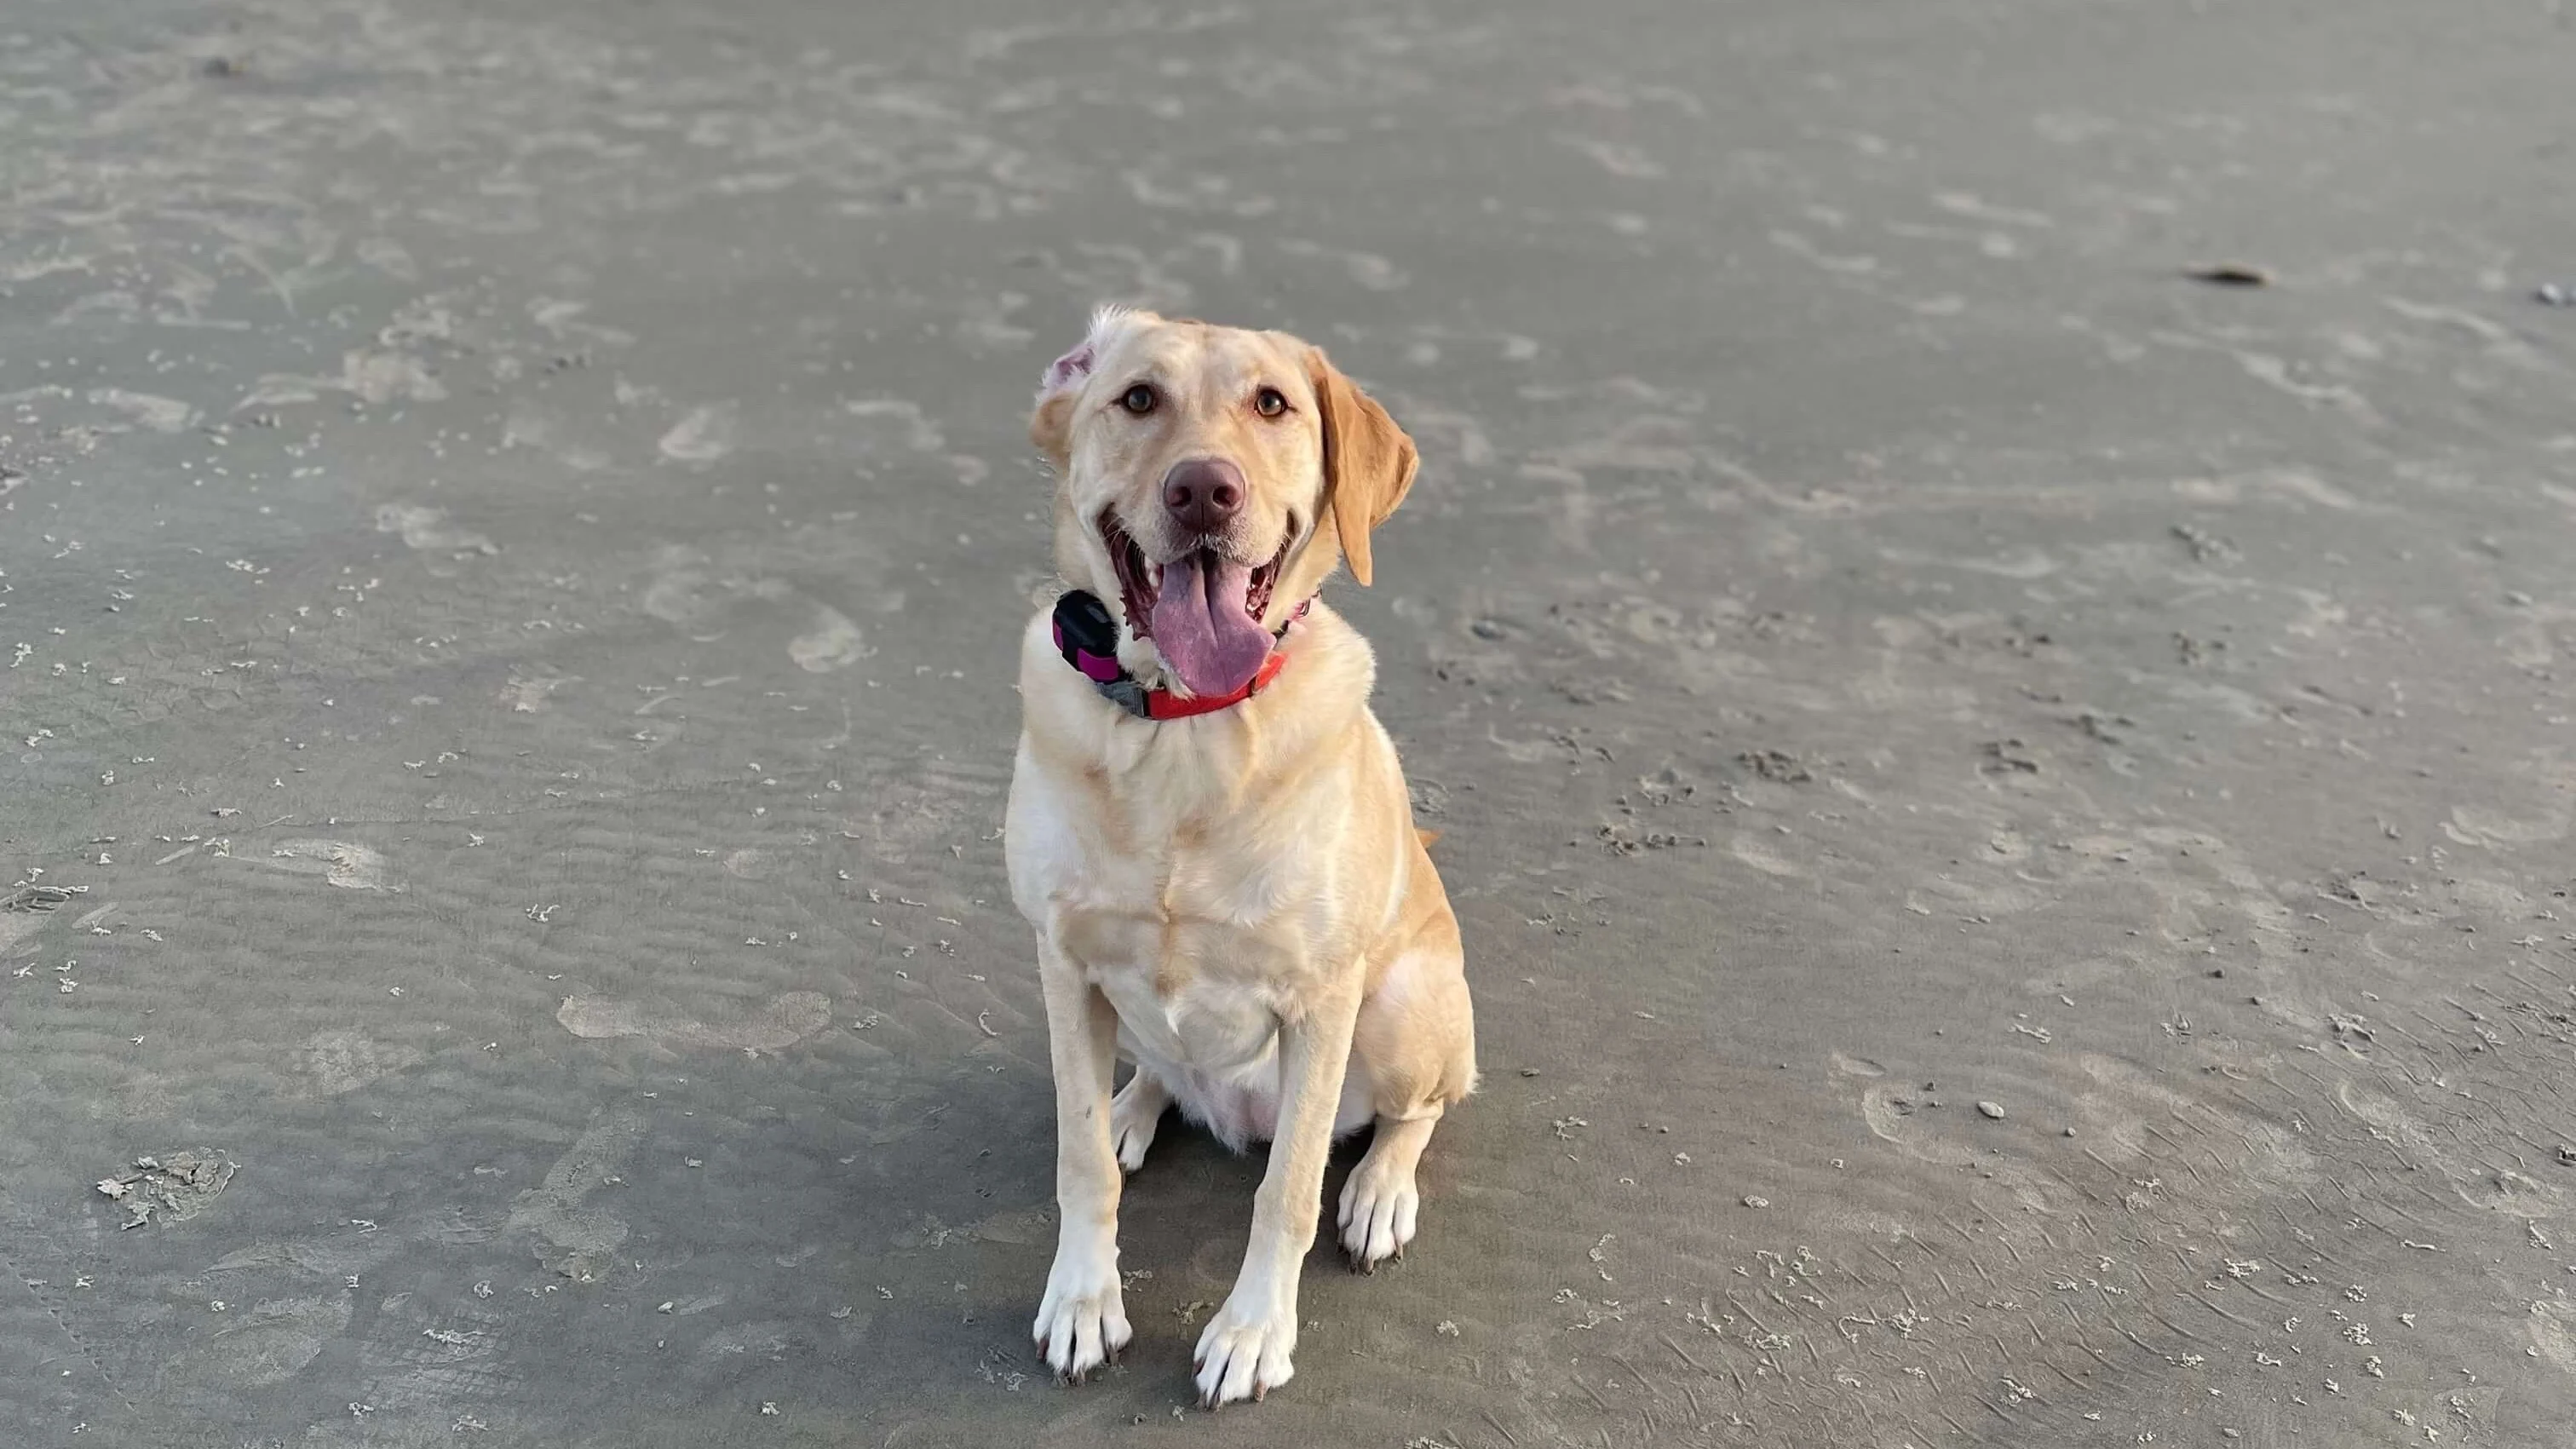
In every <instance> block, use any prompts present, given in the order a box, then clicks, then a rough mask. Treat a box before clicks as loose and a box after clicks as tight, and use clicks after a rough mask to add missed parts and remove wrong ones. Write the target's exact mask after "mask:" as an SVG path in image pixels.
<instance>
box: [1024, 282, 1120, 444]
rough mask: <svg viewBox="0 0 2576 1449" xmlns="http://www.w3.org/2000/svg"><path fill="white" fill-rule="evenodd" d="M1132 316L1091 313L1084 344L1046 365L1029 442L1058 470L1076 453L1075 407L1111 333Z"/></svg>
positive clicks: (1111, 310)
mask: <svg viewBox="0 0 2576 1449" xmlns="http://www.w3.org/2000/svg"><path fill="white" fill-rule="evenodd" d="M1129 315H1131V314H1130V313H1129V312H1128V311H1127V309H1125V308H1123V307H1106V306H1105V307H1101V308H1099V309H1098V310H1096V311H1094V312H1093V313H1092V314H1091V330H1090V331H1089V332H1087V333H1085V334H1084V335H1083V339H1082V345H1081V346H1079V347H1076V348H1075V349H1073V350H1072V351H1071V352H1068V353H1066V354H1065V355H1064V356H1062V357H1059V358H1057V359H1056V360H1055V361H1053V362H1050V363H1048V364H1047V370H1046V381H1044V382H1043V383H1041V384H1039V386H1038V405H1037V411H1036V412H1034V413H1032V414H1030V416H1029V441H1030V442H1032V443H1034V444H1036V445H1037V450H1038V451H1039V452H1040V453H1043V454H1045V455H1046V460H1047V461H1048V462H1050V463H1052V464H1054V465H1055V466H1056V467H1058V468H1062V467H1063V466H1064V465H1065V461H1066V459H1067V458H1068V457H1069V456H1070V455H1071V453H1072V450H1073V408H1074V402H1075V400H1076V399H1078V398H1079V397H1081V395H1082V387H1083V384H1084V383H1087V382H1089V381H1090V380H1091V370H1092V368H1094V367H1095V366H1097V365H1098V364H1099V361H1100V354H1101V353H1102V352H1103V351H1104V350H1106V349H1107V347H1108V344H1109V334H1110V332H1111V330H1112V329H1113V328H1114V327H1115V326H1116V325H1117V324H1118V323H1119V322H1120V321H1121V320H1122V319H1124V318H1126V317H1127V316H1129Z"/></svg>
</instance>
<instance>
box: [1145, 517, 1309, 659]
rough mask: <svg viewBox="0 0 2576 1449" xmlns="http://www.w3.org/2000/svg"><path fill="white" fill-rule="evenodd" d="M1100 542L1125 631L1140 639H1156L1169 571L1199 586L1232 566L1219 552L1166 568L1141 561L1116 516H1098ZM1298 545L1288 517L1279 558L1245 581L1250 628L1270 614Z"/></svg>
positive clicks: (1192, 555) (1200, 552) (1203, 551)
mask: <svg viewBox="0 0 2576 1449" xmlns="http://www.w3.org/2000/svg"><path fill="white" fill-rule="evenodd" d="M1100 536H1101V539H1102V540H1103V541H1104V542H1106V543H1107V544H1108V545H1109V561H1110V566H1111V567H1112V568H1113V569H1115V570H1116V571H1117V574H1118V594H1119V598H1120V599H1121V600H1122V601H1123V602H1124V603H1125V604H1126V606H1127V627H1128V628H1130V629H1132V630H1134V631H1135V634H1136V637H1137V638H1139V639H1151V638H1152V637H1154V628H1153V619H1154V607H1155V605H1157V604H1158V603H1160V602H1162V596H1163V582H1164V577H1165V575H1166V573H1167V572H1168V571H1169V570H1171V569H1173V568H1176V567H1178V568H1183V569H1185V570H1186V571H1188V572H1189V573H1190V574H1191V575H1192V581H1193V582H1200V581H1207V580H1213V579H1214V578H1215V576H1217V575H1219V574H1221V573H1224V572H1228V571H1229V570H1227V567H1226V566H1227V565H1228V564H1230V563H1232V562H1233V561H1232V560H1230V559H1228V558H1227V557H1226V556H1225V555H1224V554H1222V553H1220V552H1219V551H1218V550H1216V549H1214V548H1210V547H1204V546H1202V547H1200V548H1196V549H1192V550H1190V551H1189V552H1188V553H1185V554H1183V555H1182V556H1181V557H1179V558H1177V559H1174V560H1172V562H1171V563H1170V564H1158V563H1154V562H1152V561H1151V560H1149V559H1147V558H1146V557H1145V550H1144V549H1143V548H1142V547H1140V546H1139V545H1138V544H1137V542H1136V540H1135V538H1134V537H1133V536H1131V535H1130V534H1129V533H1128V532H1127V530H1126V529H1124V528H1121V527H1119V526H1118V518H1117V515H1116V514H1115V513H1114V512H1103V513H1102V514H1101V515H1100ZM1296 542H1297V520H1296V519H1295V518H1294V517H1293V516H1292V517H1291V518H1290V519H1289V520H1288V533H1287V537H1285V538H1283V539H1281V540H1280V543H1279V552H1278V553H1276V554H1273V555H1272V556H1271V559H1270V561H1269V562H1268V563H1265V564H1262V565H1260V566H1258V567H1256V568H1254V569H1253V570H1252V571H1251V575H1250V577H1249V578H1248V579H1247V580H1246V582H1245V587H1244V590H1243V612H1244V615H1245V617H1247V618H1249V619H1251V620H1252V621H1253V622H1254V623H1256V624H1257V623H1259V622H1261V617H1262V615H1264V614H1266V613H1268V612H1269V611H1270V591H1271V590H1272V588H1274V587H1275V586H1277V584H1278V582H1279V570H1280V568H1281V567H1282V566H1283V565H1285V564H1286V563H1287V561H1288V550H1289V549H1290V548H1292V547H1294V546H1295V545H1296ZM1228 592H1230V591H1228Z"/></svg>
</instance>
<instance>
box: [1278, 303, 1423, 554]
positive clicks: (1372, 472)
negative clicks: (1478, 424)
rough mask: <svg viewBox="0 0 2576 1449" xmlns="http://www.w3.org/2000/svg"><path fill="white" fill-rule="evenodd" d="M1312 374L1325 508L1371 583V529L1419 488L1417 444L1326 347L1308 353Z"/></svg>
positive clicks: (1345, 547)
mask: <svg viewBox="0 0 2576 1449" xmlns="http://www.w3.org/2000/svg"><path fill="white" fill-rule="evenodd" d="M1306 373H1307V376H1308V378H1309V379H1310V380H1311V381H1312V382H1313V383H1314V385H1315V406H1316V408H1317V410H1318V411H1320V412H1321V413H1322V414H1323V424H1324V506H1325V507H1326V508H1328V509H1330V510H1332V514H1333V532H1334V533H1335V534H1336V535H1338V536H1339V538H1340V539H1341V544H1342V559H1343V561H1344V562H1346V563H1348V564H1349V565H1350V566H1351V577H1352V578H1355V579H1357V580H1359V581H1360V583H1361V584H1362V585H1363V586H1365V585H1366V584H1367V583H1368V582H1369V578H1370V574H1371V569H1370V566H1369V530H1370V529H1372V528H1375V527H1377V526H1378V525H1379V524H1381V523H1384V522H1386V520H1387V516H1388V515H1389V514H1392V513H1393V512H1395V506H1396V505H1397V504H1399V503H1402V502H1403V501H1404V495H1405V492H1406V490H1408V489H1410V488H1412V487H1413V475H1414V471H1415V470H1416V469H1418V468H1419V467H1420V466H1421V464H1422V456H1421V454H1419V453H1417V452H1416V451H1414V447H1413V439H1411V438H1409V437H1406V436H1405V434H1404V429H1402V428H1399V427H1397V426H1396V425H1395V419H1393V418H1391V417H1388V416H1387V415H1386V409H1384V408H1382V407H1379V406H1378V405H1377V400H1376V399H1374V398H1372V397H1370V396H1369V395H1368V394H1367V393H1364V392H1362V391H1360V390H1359V387H1358V385H1357V384H1355V383H1353V382H1352V381H1351V380H1350V379H1349V378H1347V377H1344V376H1342V373H1341V370H1340V369H1339V368H1336V367H1335V366H1333V364H1332V360H1331V359H1329V358H1327V357H1325V356H1324V352H1323V349H1322V348H1320V347H1310V348H1308V349H1307V350H1306Z"/></svg>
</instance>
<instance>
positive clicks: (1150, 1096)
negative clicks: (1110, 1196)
mask: <svg viewBox="0 0 2576 1449" xmlns="http://www.w3.org/2000/svg"><path fill="white" fill-rule="evenodd" d="M1171 1105H1172V1091H1171V1088H1169V1087H1166V1086H1164V1085H1163V1079H1162V1078H1160V1077H1158V1076H1155V1075H1154V1069H1153V1068H1151V1067H1148V1066H1146V1065H1144V1064H1143V1063H1141V1062H1140V1063H1138V1064H1137V1067H1136V1075H1134V1076H1132V1077H1129V1078H1128V1079H1127V1085H1126V1086H1123V1087H1121V1088H1119V1089H1118V1095H1117V1096H1116V1097H1115V1098H1113V1099H1112V1100H1111V1101H1110V1103H1109V1140H1110V1143H1111V1145H1112V1146H1114V1147H1115V1148H1116V1149H1117V1152H1118V1166H1119V1169H1120V1170H1121V1171H1124V1172H1134V1171H1135V1170H1136V1169H1137V1168H1140V1167H1142V1166H1144V1165H1145V1152H1146V1150H1147V1149H1148V1148H1151V1147H1152V1146H1153V1145H1154V1132H1155V1129H1157V1128H1159V1127H1161V1126H1162V1125H1163V1113H1164V1112H1165V1111H1167V1110H1168V1109H1169V1108H1170V1107H1171Z"/></svg>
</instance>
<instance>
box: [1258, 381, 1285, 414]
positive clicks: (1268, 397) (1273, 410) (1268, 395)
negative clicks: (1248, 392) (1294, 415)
mask: <svg viewBox="0 0 2576 1449" xmlns="http://www.w3.org/2000/svg"><path fill="white" fill-rule="evenodd" d="M1252 410H1253V411H1254V412H1257V413H1259V414H1261V415H1262V416H1263V417H1265V418H1275V417H1277V416H1279V415H1280V414H1281V413H1284V412H1286V411H1288V397H1287V394H1285V393H1282V392H1281V391H1280V390H1279V389H1277V388H1275V387H1265V388H1263V389H1262V390H1261V391H1259V392H1257V393H1254V394H1253V395H1252Z"/></svg>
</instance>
